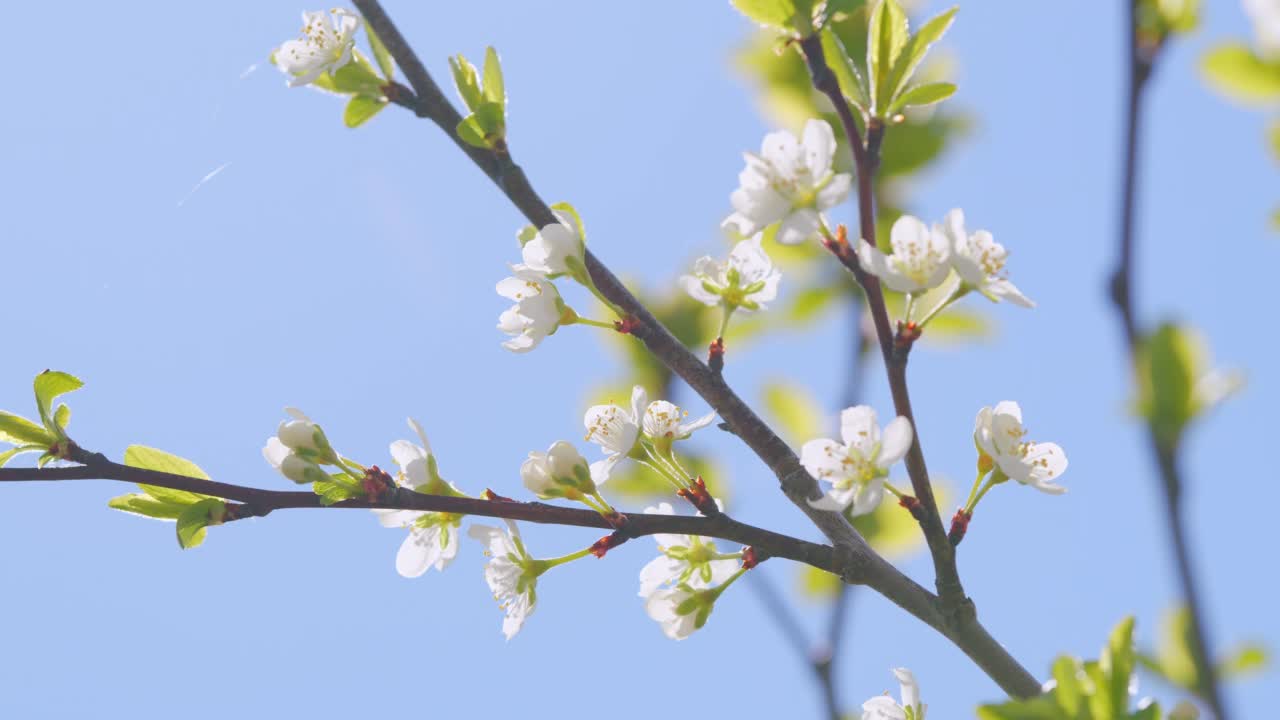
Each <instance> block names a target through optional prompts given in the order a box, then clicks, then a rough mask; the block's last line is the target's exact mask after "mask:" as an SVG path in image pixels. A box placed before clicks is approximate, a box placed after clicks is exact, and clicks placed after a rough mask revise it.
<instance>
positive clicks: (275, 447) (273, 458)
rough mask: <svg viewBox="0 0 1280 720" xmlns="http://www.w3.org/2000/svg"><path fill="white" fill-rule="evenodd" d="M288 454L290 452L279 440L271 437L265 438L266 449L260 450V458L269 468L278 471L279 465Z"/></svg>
mask: <svg viewBox="0 0 1280 720" xmlns="http://www.w3.org/2000/svg"><path fill="white" fill-rule="evenodd" d="M290 452H292V451H291V450H290V449H289V448H287V447H285V445H284V443H282V442H280V438H278V437H276V436H274V435H272V436H271V437H269V438H267V445H266V447H264V448H262V457H263V458H265V459H266V461H267V463H268V464H269V465H271V467H273V468H275V469H277V470H279V469H280V464H281V463H283V462H284V459H285V458H286V457H287V456H288V455H289V453H290Z"/></svg>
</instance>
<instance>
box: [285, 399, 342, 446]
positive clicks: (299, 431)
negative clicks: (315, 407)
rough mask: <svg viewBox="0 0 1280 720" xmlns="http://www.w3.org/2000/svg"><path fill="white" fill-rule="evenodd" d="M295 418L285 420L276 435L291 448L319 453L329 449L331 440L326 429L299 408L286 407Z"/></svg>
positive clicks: (286, 410) (287, 411)
mask: <svg viewBox="0 0 1280 720" xmlns="http://www.w3.org/2000/svg"><path fill="white" fill-rule="evenodd" d="M284 411H285V412H286V413H288V414H289V415H290V416H291V417H292V418H293V419H292V420H285V421H284V422H282V423H280V427H279V428H277V429H276V437H278V438H280V442H281V443H282V444H283V445H284V446H285V447H287V448H289V449H290V450H314V451H316V452H318V453H325V452H328V451H329V440H328V438H326V437H325V434H324V431H323V430H321V429H320V426H319V425H317V424H315V423H314V422H312V421H311V419H310V418H308V417H307V416H306V415H305V414H303V412H302V411H301V410H299V409H298V408H291V407H287V408H285V409H284Z"/></svg>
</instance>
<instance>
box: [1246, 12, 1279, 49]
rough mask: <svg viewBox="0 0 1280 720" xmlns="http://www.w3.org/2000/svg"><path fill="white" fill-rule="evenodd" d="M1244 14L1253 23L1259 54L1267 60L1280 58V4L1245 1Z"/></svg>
mask: <svg viewBox="0 0 1280 720" xmlns="http://www.w3.org/2000/svg"><path fill="white" fill-rule="evenodd" d="M1243 5H1244V12H1245V14H1246V15H1248V16H1249V21H1250V22H1252V23H1253V35H1254V38H1256V40H1257V44H1258V52H1259V54H1261V55H1262V56H1264V57H1266V58H1280V2H1276V0H1244V2H1243Z"/></svg>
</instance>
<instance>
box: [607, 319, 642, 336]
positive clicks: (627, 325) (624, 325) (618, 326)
mask: <svg viewBox="0 0 1280 720" xmlns="http://www.w3.org/2000/svg"><path fill="white" fill-rule="evenodd" d="M639 328H640V321H639V320H638V319H636V316H635V315H628V316H626V317H624V318H622V319H621V320H615V321H614V322H613V329H614V330H617V331H618V332H620V333H622V334H623V335H630V334H631V333H634V332H635V331H636V330H637V329H639Z"/></svg>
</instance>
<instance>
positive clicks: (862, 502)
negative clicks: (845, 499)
mask: <svg viewBox="0 0 1280 720" xmlns="http://www.w3.org/2000/svg"><path fill="white" fill-rule="evenodd" d="M883 498H884V478H872V479H871V480H868V481H867V482H865V483H862V485H861V486H860V487H859V488H858V491H857V492H856V493H854V496H853V502H852V506H853V507H852V508H850V510H849V514H850V515H853V516H854V517H857V516H859V515H866V514H867V513H869V512H871V511H873V510H875V509H876V508H878V507H880V501H881V500H882V499H883Z"/></svg>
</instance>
